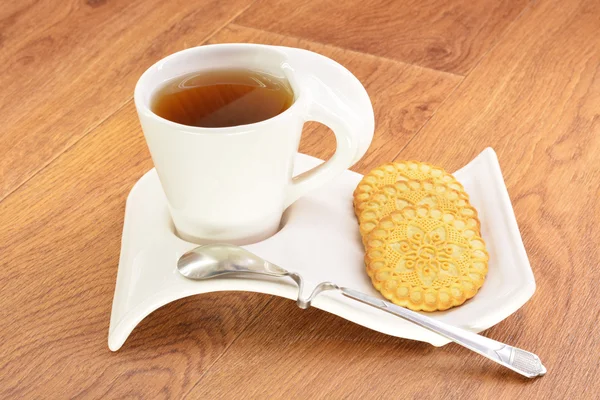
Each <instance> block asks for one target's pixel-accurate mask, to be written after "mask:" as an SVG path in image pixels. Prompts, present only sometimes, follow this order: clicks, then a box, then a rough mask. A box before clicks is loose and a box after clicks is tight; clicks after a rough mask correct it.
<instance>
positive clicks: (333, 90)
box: [285, 53, 375, 208]
mask: <svg viewBox="0 0 600 400" xmlns="http://www.w3.org/2000/svg"><path fill="white" fill-rule="evenodd" d="M313 54H314V53H313ZM321 57H322V56H321ZM323 58H325V57H323ZM326 60H327V61H329V62H331V63H333V64H334V65H333V67H335V68H336V69H337V70H336V71H335V72H336V73H337V75H335V79H331V78H332V76H331V72H332V71H329V76H325V77H319V76H315V75H316V74H313V75H310V76H309V77H308V78H307V79H306V80H305V81H304V82H303V90H304V93H305V94H306V95H307V96H309V105H308V107H307V110H306V116H305V119H306V121H316V122H319V123H322V124H324V125H326V126H328V127H329V128H330V129H331V130H332V131H333V133H334V134H335V139H336V142H337V148H336V151H335V154H334V155H333V156H332V157H331V158H330V159H329V160H327V161H326V162H324V163H323V164H321V165H319V166H317V167H315V168H313V169H310V170H308V171H306V172H303V173H301V174H299V175H297V176H295V177H293V178H292V182H291V184H290V185H289V187H288V191H287V197H286V202H285V208H287V207H288V206H290V205H291V204H292V203H293V202H295V201H296V200H298V198H300V197H302V196H303V195H305V194H306V193H307V192H309V191H311V190H314V189H316V188H318V187H320V186H322V185H324V184H325V183H327V182H329V181H331V180H332V179H334V178H335V177H336V176H338V175H339V174H341V173H342V172H343V171H344V170H346V169H348V168H350V167H351V166H352V165H354V164H355V163H356V162H357V161H358V160H360V159H361V157H362V156H363V155H364V154H365V153H366V151H367V149H368V147H369V145H370V144H371V140H372V138H373V131H374V129H375V123H374V115H373V107H372V105H371V101H370V99H369V95H368V94H367V92H366V90H365V89H364V87H363V86H362V84H361V83H360V81H359V80H358V79H357V78H356V77H355V76H354V75H352V74H351V73H350V72H349V71H348V70H347V69H345V68H344V67H342V66H341V65H339V64H337V63H336V62H334V61H333V60H330V59H326ZM321 71H322V70H321ZM317 73H318V72H317ZM322 78H330V79H329V80H330V81H332V82H331V83H325V82H324V79H322Z"/></svg>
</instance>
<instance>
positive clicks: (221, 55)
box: [134, 44, 307, 244]
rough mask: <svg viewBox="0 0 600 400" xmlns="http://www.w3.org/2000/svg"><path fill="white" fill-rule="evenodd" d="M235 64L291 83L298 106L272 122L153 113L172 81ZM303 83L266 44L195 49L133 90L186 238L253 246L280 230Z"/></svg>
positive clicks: (152, 71) (160, 66)
mask: <svg viewBox="0 0 600 400" xmlns="http://www.w3.org/2000/svg"><path fill="white" fill-rule="evenodd" d="M232 69H244V70H251V71H260V72H264V73H267V74H270V75H273V76H275V77H278V78H281V79H284V80H287V81H288V82H289V84H290V86H291V88H292V91H293V96H294V100H293V103H292V104H291V106H289V108H287V110H285V111H283V112H282V113H280V114H278V115H276V116H274V117H272V118H270V119H266V120H263V121H260V122H256V123H252V124H248V125H238V126H231V127H224V128H202V127H195V126H188V125H182V124H179V123H176V122H172V121H169V120H167V119H164V118H161V117H160V116H158V115H156V114H155V113H154V112H152V102H153V100H154V96H155V94H156V93H157V91H159V90H160V89H161V88H162V87H163V86H164V85H165V84H166V83H167V82H169V81H171V80H173V79H175V78H178V77H181V76H184V75H188V74H192V73H202V72H203V71H215V70H217V71H218V70H232ZM300 86H301V85H300V84H299V83H298V78H297V76H296V75H295V72H294V70H293V69H292V67H291V66H290V65H289V64H288V62H287V58H286V55H285V54H284V53H283V52H281V51H279V50H277V48H276V47H273V46H263V45H243V44H226V45H210V46H201V47H196V48H191V49H187V50H184V51H181V52H178V53H175V54H173V55H171V56H168V57H166V58H165V59H163V60H161V61H159V62H157V63H156V64H154V65H153V66H151V67H150V68H149V69H148V70H147V71H146V72H144V74H143V75H142V76H141V78H140V79H139V81H138V83H137V86H136V88H135V96H134V98H135V105H136V108H137V112H138V116H139V119H140V123H141V126H142V129H143V131H144V136H145V139H146V142H147V144H148V148H149V150H150V153H151V156H152V160H153V162H154V165H155V167H156V170H157V173H158V176H159V178H160V181H161V185H162V187H163V190H164V192H165V195H166V197H167V200H168V204H169V211H170V214H171V217H172V219H173V223H174V226H175V229H176V233H177V234H178V236H179V237H180V238H182V239H184V240H186V241H189V242H194V243H198V244H204V243H214V242H227V243H232V244H250V243H255V242H258V241H261V240H264V239H266V238H268V237H270V236H271V235H273V234H274V233H276V232H277V231H278V229H279V226H280V221H281V217H282V213H283V211H284V208H285V205H286V192H287V189H288V186H289V185H290V182H291V180H292V174H293V166H294V157H295V155H296V153H297V151H298V145H299V142H300V137H301V132H302V126H303V124H304V121H305V117H304V115H305V111H304V110H305V108H306V107H307V104H306V103H305V99H304V96H302V90H301V87H300Z"/></svg>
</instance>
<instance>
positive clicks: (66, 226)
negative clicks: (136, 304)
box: [0, 0, 600, 399]
mask: <svg viewBox="0 0 600 400" xmlns="http://www.w3.org/2000/svg"><path fill="white" fill-rule="evenodd" d="M248 4H250V3H249V1H243V0H231V1H229V2H224V3H220V2H217V1H216V0H214V1H212V0H211V1H208V2H183V1H176V2H158V1H155V0H150V1H146V2H142V1H141V0H139V1H132V2H118V1H111V0H106V1H103V0H89V1H87V2H83V1H75V0H71V1H68V2H64V3H60V5H57V3H56V2H53V1H50V0H28V1H23V2H9V3H7V4H6V5H5V4H3V7H0V50H2V51H0V71H1V72H2V73H1V74H0V87H2V91H0V115H1V116H2V122H3V123H4V124H3V127H4V128H5V130H4V133H3V134H2V135H0V227H1V228H2V229H0V293H2V295H1V296H0V398H3V399H4V398H7V399H12V398H19V399H29V398H102V399H112V398H119V399H120V398H164V399H167V398H183V397H187V398H190V399H193V398H211V399H212V398H256V399H263V398H285V399H288V398H292V399H293V398H327V399H331V398H388V397H389V398H393V397H401V398H416V399H421V398H423V399H427V398H507V399H512V398H527V399H529V398H532V399H533V398H540V399H545V398H569V399H580V398H582V399H585V398H595V397H596V394H597V393H598V392H599V391H600V381H598V379H597V376H598V375H600V364H599V363H598V356H599V355H600V335H598V334H597V324H598V320H599V319H600V305H599V304H598V301H597V299H598V297H599V296H600V290H599V289H598V284H597V282H598V281H600V270H599V269H598V268H597V267H596V266H597V265H598V262H599V261H600V254H599V250H598V248H597V245H596V244H597V243H598V242H600V228H599V227H598V221H600V203H599V202H598V201H597V198H598V197H600V183H599V182H600V158H599V157H598V152H599V151H600V122H599V121H600V114H599V112H598V110H599V109H600V68H599V65H600V4H599V3H598V2H597V1H596V0H570V1H568V2H564V1H559V0H540V1H537V2H533V3H532V4H531V5H530V6H528V7H527V8H525V10H524V11H522V12H521V10H523V9H524V7H525V1H524V0H514V1H508V0H505V1H498V2H490V1H483V0H477V1H475V2H469V3H467V2H464V1H463V0H453V1H451V2H441V1H438V0H435V1H434V0H432V1H427V2H424V3H419V4H417V3H416V2H401V3H400V2H399V3H394V2H386V3H383V2H373V1H372V0H371V1H364V2H357V1H356V2H355V1H351V2H349V3H344V2H327V3H318V4H317V2H315V1H312V0H311V1H308V2H301V3H294V4H293V7H292V6H290V4H291V3H288V2H287V0H285V1H284V2H280V3H278V4H275V3H271V2H259V3H257V4H256V6H253V7H252V8H250V9H248V10H247V11H245V12H244V13H242V14H241V16H240V17H239V18H238V19H237V20H236V23H235V24H229V25H227V26H225V27H224V25H225V24H227V22H228V21H229V20H231V19H232V18H234V17H235V16H236V15H238V13H239V12H242V11H244V9H245V7H246V6H247V5H248ZM342 4H343V5H344V6H342ZM317 9H318V10H317ZM317 11H318V12H317ZM261 12H262V14H261ZM519 13H520V14H519ZM279 21H281V22H279ZM242 25H244V26H242ZM245 25H252V26H253V27H248V26H245ZM359 26H363V28H362V29H361V28H359ZM257 28H262V29H265V30H267V31H265V30H261V29H257ZM268 31H273V32H268ZM295 36H296V37H295ZM207 39H209V40H210V42H213V43H220V42H226V41H239V42H261V43H271V44H281V45H287V46H297V47H302V48H307V49H310V50H313V51H317V52H319V53H322V54H325V55H327V56H329V57H332V58H333V59H335V60H337V61H339V62H340V63H342V64H343V65H345V66H346V67H348V68H349V69H350V70H351V71H352V72H353V73H355V74H356V75H357V76H358V77H359V79H361V81H362V82H363V83H364V84H365V86H366V88H367V91H368V92H369V94H370V96H371V99H372V101H373V104H374V109H375V113H376V125H377V131H376V136H375V138H374V142H373V146H372V147H371V149H370V150H369V153H368V154H367V156H366V157H365V158H364V159H363V160H361V162H360V163H359V164H357V166H355V170H357V171H359V172H366V171H367V170H368V169H369V168H372V167H374V166H375V165H378V164H380V163H383V162H387V161H390V160H392V159H394V158H396V159H402V158H407V159H409V158H416V159H421V160H425V161H430V162H433V163H436V164H439V165H442V166H444V167H445V168H447V169H448V170H454V169H456V168H458V167H460V166H462V165H464V164H465V163H466V162H467V161H469V160H470V159H472V157H473V156H475V155H476V154H477V153H478V152H480V151H481V150H482V149H483V148H485V147H487V146H492V147H494V149H495V150H496V152H497V153H498V156H499V159H500V164H501V166H502V168H503V172H504V177H505V180H506V184H507V187H508V190H509V193H510V195H511V198H512V200H513V205H514V208H515V213H516V216H517V219H518V222H519V225H520V228H521V232H522V235H523V239H524V242H525V246H526V248H527V250H528V254H529V257H530V261H531V264H532V267H533V269H534V272H535V276H536V280H537V286H538V288H537V292H536V294H535V295H534V297H533V298H532V300H531V301H530V302H529V303H528V304H527V305H526V306H525V307H523V308H522V309H521V310H519V311H518V312H517V313H515V314H514V315H513V316H511V317H510V318H508V319H507V320H506V321H504V322H502V323H501V324H499V325H497V326H495V327H493V328H492V329H490V330H488V331H487V332H486V335H488V336H490V337H493V338H495V339H498V340H501V341H506V342H509V343H511V344H514V345H517V346H520V347H523V348H526V349H530V350H532V351H535V352H536V353H538V354H539V355H540V356H541V357H542V359H543V361H544V363H545V364H546V365H547V366H548V370H549V372H548V375H547V376H545V377H544V378H542V379H538V380H534V381H529V380H525V379H521V378H520V377H518V376H516V375H515V374H512V373H510V372H508V371H506V370H504V369H502V368H501V367H499V366H497V365H496V364H493V363H491V362H489V361H487V360H485V359H483V358H481V357H477V356H475V355H473V354H471V353H470V352H468V351H466V350H464V349H462V348H461V347H459V346H455V345H448V346H445V347H443V348H433V347H431V346H429V345H427V344H422V343H416V342H410V341H406V340H400V339H396V338H392V337H388V336H385V335H382V334H379V333H376V332H372V331H370V330H367V329H365V328H362V327H360V326H358V325H355V324H352V323H350V322H348V321H345V320H342V319H340V318H338V317H335V316H333V315H330V314H326V313H324V312H321V311H319V310H314V309H311V310H304V311H303V310H300V309H298V308H297V307H296V305H295V304H294V303H293V302H290V301H288V300H283V299H278V298H271V297H268V296H263V295H256V294H248V293H227V294H225V293H217V294H208V295H202V296H194V297H192V298H188V299H184V300H180V301H178V302H175V303H173V304H170V305H168V306H166V307H164V308H162V309H160V310H157V311H156V312H155V313H153V314H152V315H151V316H150V317H148V318H147V319H146V320H144V321H143V322H142V323H141V325H140V326H139V327H137V328H136V329H135V330H134V332H133V333H132V335H131V337H130V338H129V339H128V341H127V342H126V343H125V345H124V347H123V348H122V349H121V350H120V351H119V352H117V353H111V352H110V351H109V350H108V348H107V344H106V341H107V334H108V324H109V318H110V309H111V302H112V296H113V290H114V284H115V278H116V267H117V263H118V257H119V249H120V235H121V229H122V223H123V212H124V206H125V198H126V195H127V193H128V192H129V190H130V189H131V186H132V185H133V183H134V182H135V181H136V180H137V179H138V178H139V177H140V176H141V175H142V174H143V173H144V172H145V171H147V170H148V169H149V168H151V160H150V158H149V155H148V152H147V149H146V145H145V143H144V140H143V137H142V135H141V131H140V128H139V123H138V121H137V117H136V115H135V110H134V107H133V104H132V103H131V101H130V98H131V94H132V91H133V85H134V83H135V80H136V79H137V76H138V75H139V74H140V73H141V72H142V70H144V69H145V68H146V67H147V66H148V65H150V64H151V63H152V62H154V61H156V60H157V59H159V58H160V57H162V56H163V55H164V54H167V53H169V52H172V51H175V50H178V49H181V48H185V47H189V46H192V45H196V44H199V43H201V42H203V41H204V40H207ZM318 42H323V43H327V44H321V43H318ZM432 49H434V50H432ZM435 49H438V50H435ZM439 49H442V51H440V50H439ZM361 51H362V52H365V53H361ZM366 53H369V54H366ZM377 55H379V56H385V57H386V58H382V57H379V56H377ZM410 63H418V64H419V65H422V66H429V67H434V68H439V69H442V70H444V71H451V72H455V73H457V74H466V77H465V78H462V77H460V76H457V75H456V74H451V73H447V72H443V71H436V70H432V69H430V68H424V67H421V66H416V65H411V64H410ZM44 77H46V78H48V77H51V78H52V79H51V80H44V79H43V78H44ZM115 82H116V83H115ZM15 105H17V106H18V107H17V106H15ZM82 110H85V112H82ZM334 143H335V141H334V139H333V136H332V135H331V134H330V132H328V130H327V129H326V128H324V127H322V126H320V125H318V124H310V125H309V126H307V127H306V129H305V131H304V134H303V140H302V143H301V149H302V151H304V152H307V153H309V154H313V155H316V156H319V157H324V158H325V157H328V156H330V155H331V153H332V151H333V148H334Z"/></svg>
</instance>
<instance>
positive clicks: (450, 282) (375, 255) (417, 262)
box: [365, 205, 489, 311]
mask: <svg viewBox="0 0 600 400" xmlns="http://www.w3.org/2000/svg"><path fill="white" fill-rule="evenodd" d="M488 259H489V256H488V253H487V251H486V249H485V242H484V241H483V239H482V238H481V237H480V236H479V234H478V232H477V231H476V230H474V229H472V228H471V227H469V225H468V223H467V222H465V220H464V219H463V218H461V217H458V216H456V215H454V214H452V213H448V212H444V211H442V210H439V209H437V208H430V207H429V206H426V205H425V206H415V207H412V206H409V207H406V208H404V209H403V210H402V211H394V212H392V213H391V214H390V215H389V216H387V217H384V218H383V219H382V220H381V221H380V222H379V224H377V226H376V227H375V229H373V230H372V231H371V233H370V234H369V236H368V238H367V240H366V254H365V264H366V267H367V273H368V275H369V277H370V278H371V281H372V283H373V286H375V288H376V289H377V290H379V291H380V292H381V293H382V294H383V295H384V296H385V297H386V298H387V299H389V300H390V301H392V302H393V303H395V304H398V305H400V306H403V307H407V308H410V309H411V310H415V311H436V310H447V309H448V308H450V307H455V306H458V305H461V304H463V303H464V302H465V301H466V300H468V299H470V298H471V297H473V296H475V294H476V293H477V291H478V290H479V288H481V286H482V285H483V282H484V279H485V276H486V274H487V270H488Z"/></svg>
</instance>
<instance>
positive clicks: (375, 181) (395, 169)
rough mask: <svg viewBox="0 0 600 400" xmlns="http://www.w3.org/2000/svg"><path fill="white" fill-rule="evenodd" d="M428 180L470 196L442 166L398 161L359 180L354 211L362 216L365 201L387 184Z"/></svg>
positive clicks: (385, 165) (383, 166) (382, 166)
mask: <svg viewBox="0 0 600 400" xmlns="http://www.w3.org/2000/svg"><path fill="white" fill-rule="evenodd" d="M410 179H412V180H418V181H422V180H427V179H431V180H433V182H435V183H442V184H446V185H447V186H448V187H450V188H451V189H454V190H456V191H458V192H460V193H464V195H465V196H466V198H467V199H468V196H467V194H466V192H465V189H464V188H463V186H462V185H461V184H460V183H459V182H458V181H457V180H456V179H455V178H454V177H453V176H452V175H451V174H449V173H447V172H446V171H444V170H443V169H442V168H439V167H436V166H433V165H431V164H427V163H421V162H417V161H398V162H393V163H388V164H383V165H381V166H379V167H377V168H375V169H374V170H372V171H371V172H369V173H368V174H366V175H365V176H364V177H363V179H362V180H361V181H360V182H359V184H358V186H357V187H356V190H355V191H354V212H355V213H356V216H357V217H358V216H360V213H361V211H362V210H363V209H364V207H365V203H366V202H367V201H368V200H369V198H370V197H371V195H372V194H373V193H375V192H376V191H378V190H379V189H381V187H383V186H385V185H392V184H394V183H396V182H397V181H406V180H410Z"/></svg>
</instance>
